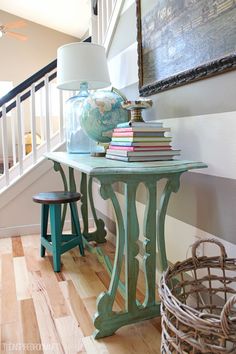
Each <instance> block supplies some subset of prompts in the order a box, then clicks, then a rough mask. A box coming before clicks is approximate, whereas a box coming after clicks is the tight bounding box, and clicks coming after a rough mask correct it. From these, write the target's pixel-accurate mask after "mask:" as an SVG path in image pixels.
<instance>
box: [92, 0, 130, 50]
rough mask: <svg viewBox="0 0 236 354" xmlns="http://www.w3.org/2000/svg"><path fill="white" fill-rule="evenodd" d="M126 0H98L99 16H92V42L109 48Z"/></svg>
mask: <svg viewBox="0 0 236 354" xmlns="http://www.w3.org/2000/svg"><path fill="white" fill-rule="evenodd" d="M123 4H124V0H97V8H96V10H97V16H96V15H94V16H93V17H92V21H91V22H92V23H91V36H92V42H94V43H97V44H101V45H104V47H105V48H106V51H108V50H109V47H110V44H111V41H112V38H113V35H114V32H115V29H116V26H117V23H118V20H119V16H120V12H121V9H122V6H123Z"/></svg>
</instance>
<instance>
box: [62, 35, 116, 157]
mask: <svg viewBox="0 0 236 354" xmlns="http://www.w3.org/2000/svg"><path fill="white" fill-rule="evenodd" d="M109 85H110V78H109V72H108V66H107V61H106V54H105V48H104V47H103V46H100V45H97V44H93V43H87V42H75V43H70V44H66V45H64V46H62V47H60V48H58V51H57V87H58V88H59V89H61V90H72V91H76V90H79V92H78V93H77V94H76V95H75V96H73V97H71V98H70V99H69V100H68V101H67V102H66V109H65V121H66V140H67V151H68V152H69V153H91V152H96V149H97V144H96V142H95V141H93V140H91V139H90V138H89V137H88V136H87V134H86V133H85V132H84V130H83V129H82V127H81V124H80V115H81V113H82V106H83V101H84V100H85V99H86V98H87V97H88V96H89V90H96V89H101V88H104V87H107V86H109Z"/></svg>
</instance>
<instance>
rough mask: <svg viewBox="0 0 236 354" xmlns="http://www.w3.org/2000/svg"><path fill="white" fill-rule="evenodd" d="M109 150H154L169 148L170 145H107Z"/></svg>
mask: <svg viewBox="0 0 236 354" xmlns="http://www.w3.org/2000/svg"><path fill="white" fill-rule="evenodd" d="M109 149H111V150H126V151H155V150H171V146H169V145H164V146H163V145H162V146H157V145H155V146H147V147H144V146H140V147H139V146H120V145H117V146H116V145H109Z"/></svg>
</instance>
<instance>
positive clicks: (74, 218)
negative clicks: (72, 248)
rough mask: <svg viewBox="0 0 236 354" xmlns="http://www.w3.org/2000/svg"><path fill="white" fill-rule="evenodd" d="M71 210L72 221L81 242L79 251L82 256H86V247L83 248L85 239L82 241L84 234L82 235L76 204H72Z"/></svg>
mask: <svg viewBox="0 0 236 354" xmlns="http://www.w3.org/2000/svg"><path fill="white" fill-rule="evenodd" d="M70 210H71V219H72V224H74V227H75V230H76V234H77V236H78V238H79V239H78V241H79V250H80V254H81V255H82V256H84V246H83V239H82V234H81V229H80V222H79V216H78V210H77V206H76V204H75V203H70Z"/></svg>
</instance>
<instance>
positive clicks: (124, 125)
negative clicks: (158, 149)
mask: <svg viewBox="0 0 236 354" xmlns="http://www.w3.org/2000/svg"><path fill="white" fill-rule="evenodd" d="M162 125H163V123H162V122H153V123H152V122H125V123H119V124H117V128H129V127H148V126H150V127H162Z"/></svg>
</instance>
